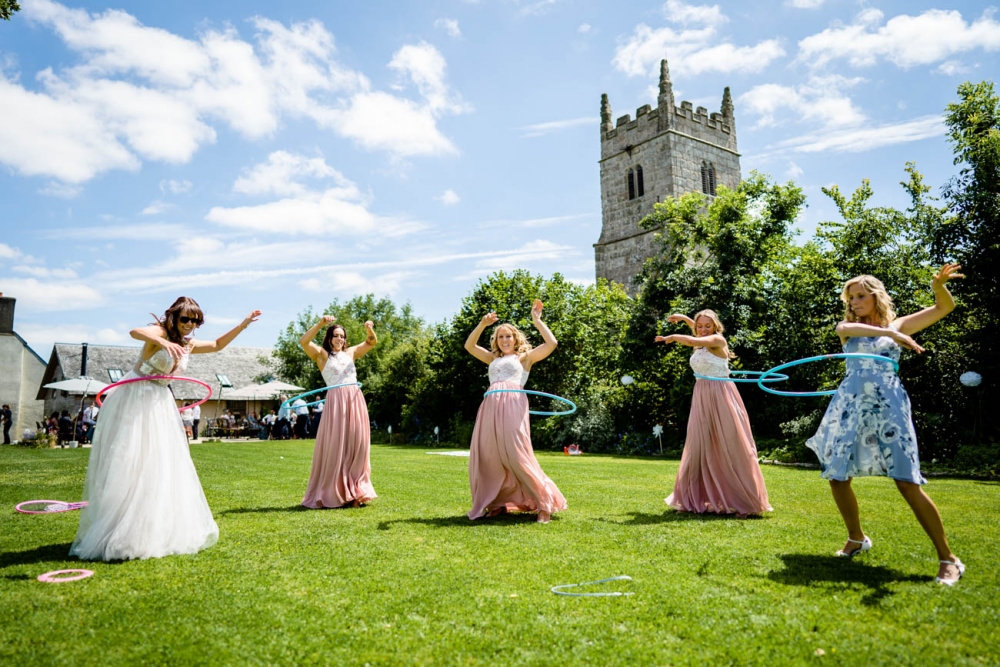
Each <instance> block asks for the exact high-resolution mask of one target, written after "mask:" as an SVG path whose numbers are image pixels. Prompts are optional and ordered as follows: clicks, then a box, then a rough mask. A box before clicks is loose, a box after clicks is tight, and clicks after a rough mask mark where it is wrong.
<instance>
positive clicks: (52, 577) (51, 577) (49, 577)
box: [38, 570, 94, 584]
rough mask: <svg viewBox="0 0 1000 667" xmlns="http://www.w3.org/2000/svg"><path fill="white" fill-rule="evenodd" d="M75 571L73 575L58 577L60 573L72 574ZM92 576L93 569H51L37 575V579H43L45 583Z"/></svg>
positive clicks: (78, 579)
mask: <svg viewBox="0 0 1000 667" xmlns="http://www.w3.org/2000/svg"><path fill="white" fill-rule="evenodd" d="M74 572H75V573H76V576H73V577H59V576H57V575H60V574H72V573H74ZM92 576H94V571H93V570H53V571H52V572H46V573H45V574H40V575H38V580H39V581H43V582H45V583H46V584H64V583H66V582H67V581H80V580H81V579H86V578H87V577H92Z"/></svg>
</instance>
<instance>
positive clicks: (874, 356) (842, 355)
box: [757, 352, 899, 396]
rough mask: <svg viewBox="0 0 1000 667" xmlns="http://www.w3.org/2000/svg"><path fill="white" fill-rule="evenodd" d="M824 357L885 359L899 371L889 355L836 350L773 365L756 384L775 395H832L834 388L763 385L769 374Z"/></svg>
mask: <svg viewBox="0 0 1000 667" xmlns="http://www.w3.org/2000/svg"><path fill="white" fill-rule="evenodd" d="M824 359H875V360H877V361H887V362H889V363H890V364H892V367H893V369H894V370H896V371H899V363H898V362H897V361H895V360H894V359H890V358H889V357H883V356H881V355H879V354H864V353H861V352H838V353H836V354H820V355H817V356H815V357H806V358H805V359H796V360H795V361H789V362H788V363H787V364H781V365H779V366H775V367H774V368H772V369H771V370H769V371H766V372H765V373H764V374H763V375H761V376H760V377H759V378H758V379H757V386H758V387H760V388H761V389H763V390H764V391H766V392H767V393H769V394H775V395H777V396H833V395H834V394H836V393H837V390H836V389H827V390H826V391H780V390H778V389H771V388H770V387H766V386H764V382H766V381H767V378H768V376H769V375H780V374H779V373H778V371H781V370H784V369H786V368H791V367H792V366H799V365H801V364H808V363H811V362H813V361H823V360H824Z"/></svg>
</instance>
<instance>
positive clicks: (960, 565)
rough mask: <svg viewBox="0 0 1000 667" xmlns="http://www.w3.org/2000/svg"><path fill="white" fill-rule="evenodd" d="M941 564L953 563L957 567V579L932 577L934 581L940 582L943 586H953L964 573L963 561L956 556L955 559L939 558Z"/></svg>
mask: <svg viewBox="0 0 1000 667" xmlns="http://www.w3.org/2000/svg"><path fill="white" fill-rule="evenodd" d="M938 562H939V563H941V564H942V565H954V566H955V567H957V568H958V579H942V578H941V577H934V581H935V582H937V583H939V584H942V585H943V586H954V585H955V584H957V583H958V580H959V579H961V578H962V577H963V576H964V575H965V563H963V562H962V561H961V560H959V559H958V558H956V559H955V560H939V561H938Z"/></svg>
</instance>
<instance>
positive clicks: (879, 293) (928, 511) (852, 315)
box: [806, 264, 965, 586]
mask: <svg viewBox="0 0 1000 667" xmlns="http://www.w3.org/2000/svg"><path fill="white" fill-rule="evenodd" d="M960 268H961V267H960V266H959V265H957V264H945V265H944V266H943V267H941V270H940V271H939V272H938V273H936V274H935V275H934V280H933V282H932V283H931V286H932V288H933V290H934V299H935V303H934V305H933V306H931V307H930V308H925V309H923V310H921V311H919V312H916V313H912V314H910V315H906V316H904V317H900V318H897V317H896V313H895V312H894V310H893V305H892V299H890V298H889V295H888V293H887V292H886V290H885V286H884V285H883V284H882V281H880V280H879V279H878V278H874V277H872V276H858V277H857V278H852V279H851V280H849V281H847V284H846V285H844V290H843V293H842V294H841V295H840V298H841V300H842V301H843V302H844V306H845V313H844V321H843V322H841V323H840V324H838V325H837V335H838V336H840V342H841V343H842V344H843V346H844V352H860V353H865V354H876V355H879V356H883V357H887V359H891V360H893V361H898V360H899V353H900V347H906V348H909V349H911V350H913V351H914V352H916V353H918V354H919V353H921V352H923V351H924V349H923V348H922V347H920V345H919V344H917V342H916V341H914V340H913V338H912V336H913V335H914V334H916V333H917V332H918V331H921V330H922V329H926V328H927V327H929V326H930V325H932V324H934V323H935V322H937V321H938V320H940V319H941V318H942V317H944V316H945V315H947V314H948V313H950V312H951V311H952V310H954V308H955V300H954V299H953V298H952V296H951V293H950V292H949V291H948V288H947V287H946V286H945V284H946V283H947V282H948V281H949V280H951V279H952V278H962V277H964V276H963V275H962V274H960V273H958V270H959V269H960ZM806 445H807V446H808V447H809V448H810V449H812V450H813V451H814V452H816V455H817V456H818V457H819V461H820V464H821V465H822V467H823V477H825V478H826V479H828V480H830V488H831V490H832V492H833V498H834V500H835V501H836V503H837V509H839V510H840V514H841V516H842V517H843V518H844V524H845V525H846V527H847V533H848V538H847V544H845V545H844V548H843V549H842V550H841V551H838V552H837V555H838V556H844V557H847V558H850V557H853V556H855V555H856V554H858V553H861V552H862V551H867V550H868V549H871V546H872V541H871V538H869V537H868V536H867V535H865V533H864V531H863V530H862V529H861V518H860V516H859V514H858V500H857V498H856V497H855V495H854V490H853V489H852V488H851V478H852V477H864V476H867V475H887V476H889V477H891V478H892V479H893V480H894V481H895V482H896V488H898V489H899V492H900V493H901V494H902V495H903V498H905V499H906V502H907V503H909V505H910V509H912V510H913V513H914V514H915V515H916V517H917V521H919V522H920V525H921V526H922V527H923V529H924V531H926V532H927V535H928V536H929V537H930V538H931V542H933V543H934V548H935V549H936V550H937V554H938V561H939V565H940V567H939V568H938V576H937V579H936V581H937V582H938V583H940V584H945V585H948V586H951V585H954V584H955V582H957V581H958V580H959V579H961V577H962V574H964V572H965V565H964V564H963V563H962V561H960V560H959V559H958V557H957V556H955V554H954V553H952V551H951V548H950V547H949V546H948V538H947V536H946V535H945V532H944V525H943V524H942V523H941V515H940V513H938V509H937V507H936V506H935V505H934V502H933V501H932V500H931V499H930V498H929V497H928V496H927V494H926V493H924V491H923V489H922V488H920V487H921V485H922V484H926V483H927V480H925V479H924V478H923V476H922V475H921V474H920V458H919V455H918V453H917V438H916V432H915V431H914V428H913V418H912V412H911V409H910V397H909V396H907V394H906V390H905V389H903V385H902V384H900V381H899V376H897V375H896V372H895V370H894V368H893V365H892V364H891V363H889V362H888V361H886V362H882V361H878V360H877V359H848V360H847V375H846V376H845V377H844V380H843V382H841V383H840V387H839V388H838V389H837V394H836V395H835V396H834V397H833V400H832V401H830V405H829V407H828V408H827V409H826V414H825V415H823V421H822V422H820V425H819V429H818V430H817V431H816V435H814V436H813V437H812V438H810V439H809V440H808V441H806Z"/></svg>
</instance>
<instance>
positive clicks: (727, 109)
mask: <svg viewBox="0 0 1000 667" xmlns="http://www.w3.org/2000/svg"><path fill="white" fill-rule="evenodd" d="M734 111H735V110H734V108H733V96H732V95H730V94H729V86H726V90H725V92H723V93H722V117H723V118H726V119H728V120H729V121H732V120H734V118H733V115H734Z"/></svg>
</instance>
